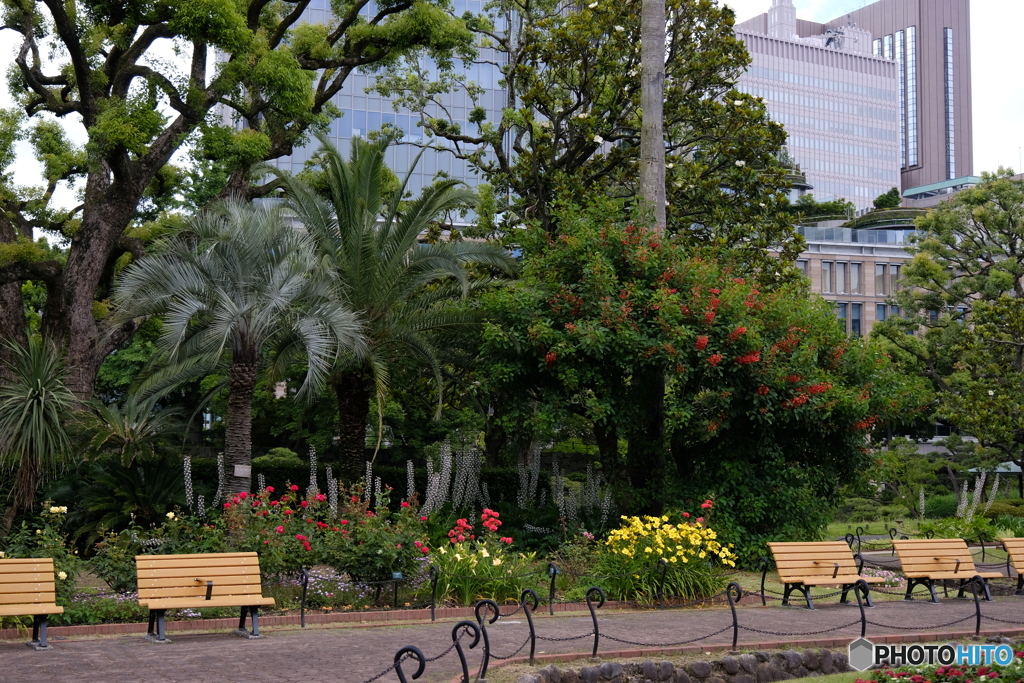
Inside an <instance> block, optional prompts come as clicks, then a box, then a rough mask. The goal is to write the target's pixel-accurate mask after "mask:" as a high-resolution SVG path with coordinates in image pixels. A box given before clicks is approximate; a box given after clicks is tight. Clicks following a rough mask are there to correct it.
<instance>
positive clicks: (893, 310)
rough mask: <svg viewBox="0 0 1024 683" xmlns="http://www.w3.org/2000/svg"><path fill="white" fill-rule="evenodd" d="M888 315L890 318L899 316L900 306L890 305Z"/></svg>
mask: <svg viewBox="0 0 1024 683" xmlns="http://www.w3.org/2000/svg"><path fill="white" fill-rule="evenodd" d="M889 317H890V318H898V317H900V307H899V306H890V307H889Z"/></svg>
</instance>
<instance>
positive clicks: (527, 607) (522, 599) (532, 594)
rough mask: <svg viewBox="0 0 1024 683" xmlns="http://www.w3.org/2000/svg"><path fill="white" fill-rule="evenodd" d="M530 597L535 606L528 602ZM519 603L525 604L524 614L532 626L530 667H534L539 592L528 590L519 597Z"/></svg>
mask: <svg viewBox="0 0 1024 683" xmlns="http://www.w3.org/2000/svg"><path fill="white" fill-rule="evenodd" d="M528 597H530V598H533V605H530V603H528V602H527V601H526V598H528ZM519 601H520V602H521V603H522V604H523V612H525V613H526V623H527V624H528V625H529V626H530V666H533V656H534V653H535V652H536V651H537V630H536V629H535V628H534V627H533V611H534V610H536V609H537V608H538V607H540V598H539V597H537V591H535V590H533V589H532V588H527V589H526V590H524V591H523V594H522V595H520V596H519Z"/></svg>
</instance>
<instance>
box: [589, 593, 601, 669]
mask: <svg viewBox="0 0 1024 683" xmlns="http://www.w3.org/2000/svg"><path fill="white" fill-rule="evenodd" d="M592 593H597V597H599V598H601V602H599V603H597V608H598V609H600V608H602V607H604V591H603V590H601V588H600V587H599V586H592V587H590V588H589V589H587V607H588V608H589V609H590V618H591V619H593V620H594V651H593V653H591V655H590V656H591V658H594V659H596V658H597V646H598V643H599V642H600V641H601V629H600V627H598V625H597V612H595V611H594V603H593V602H592V601H591V598H590V595H591V594H592Z"/></svg>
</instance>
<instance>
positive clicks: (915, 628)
mask: <svg viewBox="0 0 1024 683" xmlns="http://www.w3.org/2000/svg"><path fill="white" fill-rule="evenodd" d="M974 618H975V617H974V615H973V614H969V615H967V616H966V617H964V618H963V619H957V620H956V621H950V622H948V623H946V624H938V625H936V626H895V625H893V624H880V623H878V622H877V621H871V620H870V619H868V620H867V623H869V624H871V625H872V626H879V627H881V628H894V629H897V630H900V631H922V630H923V631H933V630H935V629H937V628H946V627H947V626H953V625H954V624H961V623H963V622H965V621H967V620H968V619H974ZM740 628H742V627H740Z"/></svg>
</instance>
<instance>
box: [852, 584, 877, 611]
mask: <svg viewBox="0 0 1024 683" xmlns="http://www.w3.org/2000/svg"><path fill="white" fill-rule="evenodd" d="M854 590H857V589H856V588H854ZM864 605H865V606H867V607H874V606H875V603H873V602H871V587H870V586H869V587H868V588H867V589H866V590H865V591H864Z"/></svg>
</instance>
